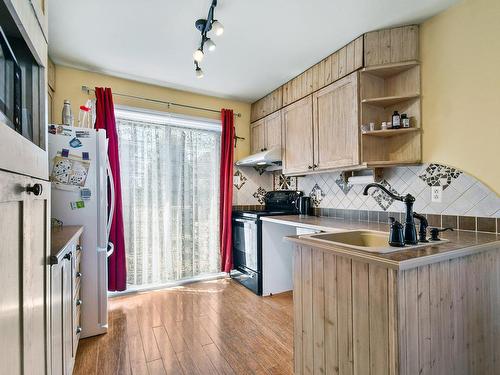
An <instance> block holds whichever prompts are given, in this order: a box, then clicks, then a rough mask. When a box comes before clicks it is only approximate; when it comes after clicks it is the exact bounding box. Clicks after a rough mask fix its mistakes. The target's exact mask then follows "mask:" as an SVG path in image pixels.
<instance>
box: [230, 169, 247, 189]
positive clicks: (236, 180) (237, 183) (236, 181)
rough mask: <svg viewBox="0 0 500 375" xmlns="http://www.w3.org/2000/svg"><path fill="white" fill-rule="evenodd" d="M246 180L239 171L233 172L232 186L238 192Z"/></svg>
mask: <svg viewBox="0 0 500 375" xmlns="http://www.w3.org/2000/svg"><path fill="white" fill-rule="evenodd" d="M247 180H248V178H246V177H245V175H244V174H243V173H241V171H240V170H239V169H238V170H236V172H234V176H233V185H234V187H235V188H236V189H238V190H240V189H241V188H242V187H243V185H245V182H246V181H247Z"/></svg>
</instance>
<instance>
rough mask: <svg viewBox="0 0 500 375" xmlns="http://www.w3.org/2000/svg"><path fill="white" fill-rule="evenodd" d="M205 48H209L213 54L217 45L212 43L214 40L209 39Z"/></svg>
mask: <svg viewBox="0 0 500 375" xmlns="http://www.w3.org/2000/svg"><path fill="white" fill-rule="evenodd" d="M205 47H207V49H208V50H209V51H210V52H212V51H214V50H215V43H214V42H213V41H212V39H210V38H208V39H207V40H206V41H205Z"/></svg>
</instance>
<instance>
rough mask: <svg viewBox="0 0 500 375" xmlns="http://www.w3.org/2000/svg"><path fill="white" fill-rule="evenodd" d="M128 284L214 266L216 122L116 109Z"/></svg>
mask: <svg viewBox="0 0 500 375" xmlns="http://www.w3.org/2000/svg"><path fill="white" fill-rule="evenodd" d="M116 122H117V130H118V137H119V151H120V167H121V178H122V197H123V198H122V199H123V220H124V226H125V246H126V252H127V275H128V284H129V285H130V286H132V287H133V286H137V287H139V286H146V285H155V284H156V285H158V284H164V283H168V282H172V281H177V280H180V279H186V278H190V277H194V276H199V275H202V274H209V273H216V272H219V199H218V197H219V168H220V130H219V128H220V126H218V125H217V124H214V123H213V122H210V121H207V122H206V123H204V122H203V121H201V120H194V119H190V118H182V117H179V116H175V117H173V116H169V115H167V114H164V115H162V114H158V113H155V114H145V113H142V112H134V111H127V110H123V109H121V110H120V109H117V110H116Z"/></svg>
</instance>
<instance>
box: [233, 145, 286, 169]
mask: <svg viewBox="0 0 500 375" xmlns="http://www.w3.org/2000/svg"><path fill="white" fill-rule="evenodd" d="M279 162H281V149H280V148H273V149H271V150H266V151H262V152H259V153H257V154H253V155H250V156H247V157H246V158H243V159H240V160H238V161H237V162H236V165H238V166H241V167H245V166H250V167H251V166H257V165H259V166H264V165H266V166H269V165H276V164H277V163H279Z"/></svg>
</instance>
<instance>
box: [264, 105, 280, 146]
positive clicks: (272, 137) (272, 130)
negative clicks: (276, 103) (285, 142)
mask: <svg viewBox="0 0 500 375" xmlns="http://www.w3.org/2000/svg"><path fill="white" fill-rule="evenodd" d="M265 128H266V146H265V148H266V149H267V150H270V149H272V148H281V111H278V112H275V113H273V114H271V115H269V116H267V117H266V118H265Z"/></svg>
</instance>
